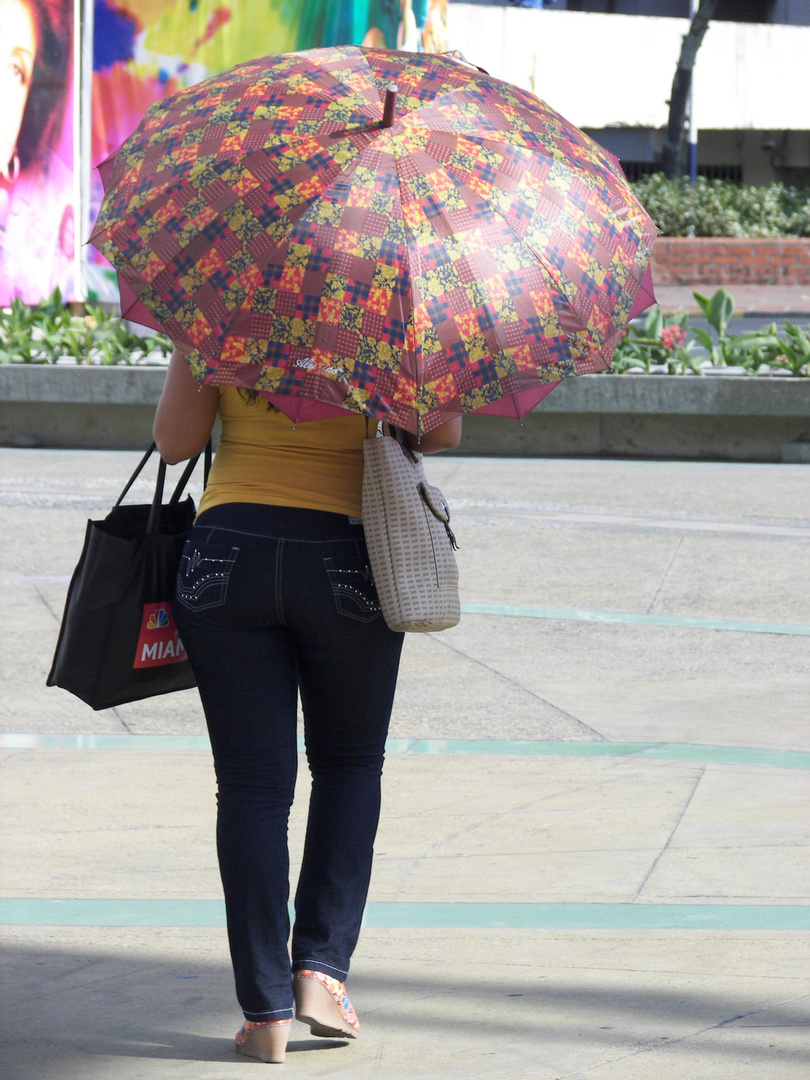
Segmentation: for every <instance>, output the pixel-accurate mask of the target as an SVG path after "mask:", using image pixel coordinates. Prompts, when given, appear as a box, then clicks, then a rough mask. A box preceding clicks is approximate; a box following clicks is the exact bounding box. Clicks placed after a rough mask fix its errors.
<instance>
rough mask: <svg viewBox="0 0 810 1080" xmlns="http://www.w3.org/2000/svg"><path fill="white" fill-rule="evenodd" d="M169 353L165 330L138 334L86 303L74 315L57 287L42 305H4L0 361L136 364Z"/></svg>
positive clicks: (16, 302) (0, 318) (0, 323)
mask: <svg viewBox="0 0 810 1080" xmlns="http://www.w3.org/2000/svg"><path fill="white" fill-rule="evenodd" d="M171 351H172V344H171V342H170V341H169V339H168V338H167V337H166V335H165V334H151V335H150V336H149V337H140V336H139V335H137V334H133V332H132V331H131V330H130V328H129V326H128V325H127V323H125V322H123V321H122V320H121V319H120V318H119V317H118V316H117V315H113V314H111V313H110V312H108V311H104V309H103V308H100V307H92V306H91V305H89V304H88V305H87V306H86V308H85V314H84V315H72V314H71V313H70V311H69V310H68V308H66V307H65V305H64V304H63V303H62V296H61V294H60V292H59V290H58V289H56V290H55V291H54V292H53V293H52V294H51V296H49V297H48V299H47V300H42V301H40V303H39V304H31V305H29V304H24V303H23V302H22V300H20V299H19V298H18V297H15V299H14V300H12V302H11V305H10V306H9V307H7V308H0V364H55V363H56V362H57V361H58V360H62V359H69V360H73V361H75V362H76V363H77V364H137V363H146V362H148V358H149V357H154V358H156V359H157V360H158V361H160V360H161V359H163V358H165V357H167V356H168V355H169V354H170V353H171Z"/></svg>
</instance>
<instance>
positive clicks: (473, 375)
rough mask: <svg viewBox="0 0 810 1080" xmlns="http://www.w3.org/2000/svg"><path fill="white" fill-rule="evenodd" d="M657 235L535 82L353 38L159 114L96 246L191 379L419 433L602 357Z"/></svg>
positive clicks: (535, 393)
mask: <svg viewBox="0 0 810 1080" xmlns="http://www.w3.org/2000/svg"><path fill="white" fill-rule="evenodd" d="M654 237H655V227H654V225H653V224H652V222H651V220H650V218H649V217H648V215H647V214H646V213H645V211H644V210H643V209H642V207H641V206H640V205H639V203H638V202H637V200H636V199H635V197H634V195H633V194H632V192H631V191H630V189H629V187H628V185H627V183H626V181H625V179H624V177H623V175H622V173H621V169H620V168H619V167H618V164H617V162H616V160H615V159H614V158H612V157H611V156H610V155H609V154H607V153H606V152H605V151H604V150H602V149H601V148H600V147H599V146H598V145H597V144H596V143H594V142H593V141H592V140H591V139H590V138H588V137H587V136H586V135H584V134H583V133H582V132H581V131H579V130H578V129H577V128H575V127H573V125H571V124H570V123H568V122H567V121H566V120H564V119H563V118H562V117H561V116H559V115H558V114H557V113H555V112H554V111H553V110H552V109H550V108H549V106H547V105H546V104H544V103H543V102H542V101H540V100H538V99H537V98H535V97H534V96H533V95H531V94H529V93H527V92H526V91H523V90H520V89H518V88H516V87H514V86H511V85H509V84H508V83H505V82H502V81H500V80H498V79H495V78H492V77H490V76H489V75H487V74H485V73H482V72H481V71H480V70H478V69H474V68H471V67H470V66H469V65H466V64H465V63H464V62H462V61H459V60H458V59H455V58H453V57H451V56H437V55H435V54H418V53H404V52H392V51H387V50H376V49H361V48H357V47H355V46H346V47H342V48H330V49H316V50H312V51H309V52H300V53H291V54H287V55H284V56H277V57H268V58H264V59H260V60H254V61H251V62H249V63H246V64H242V65H240V66H239V67H236V68H233V69H231V70H230V71H228V72H226V73H225V74H223V75H219V76H216V77H215V78H212V79H209V80H207V81H206V82H203V83H200V84H198V85H196V86H193V87H191V88H190V89H188V90H184V91H182V92H181V93H178V94H175V95H173V96H171V97H168V98H166V99H164V100H162V101H159V102H157V103H156V104H154V105H152V106H151V107H150V109H149V110H148V112H147V113H146V115H145V116H144V118H143V120H142V121H141V123H140V125H139V126H138V128H137V129H136V131H135V132H134V133H133V135H132V136H131V137H130V138H129V139H128V140H127V142H126V143H125V144H124V145H123V147H122V148H121V150H120V151H119V152H118V154H117V155H116V157H115V160H114V163H113V164H112V167H111V169H110V170H109V179H108V186H107V192H106V195H105V199H104V202H103V205H102V207H101V212H100V214H99V217H98V220H97V222H96V225H95V228H94V231H93V235H92V237H91V242H92V243H93V244H94V245H95V246H96V247H97V248H98V249H99V250H100V251H101V252H102V253H103V254H104V255H105V256H106V257H107V258H108V259H109V260H110V262H111V263H112V264H113V265H114V267H115V268H116V270H117V271H118V274H119V280H120V281H121V283H122V287H123V289H124V290H125V291H127V292H128V293H129V294H130V296H132V299H133V303H134V305H135V311H134V312H133V314H135V313H136V312H137V311H140V312H141V313H142V317H144V318H145V321H148V322H150V323H151V324H152V325H158V326H160V327H161V328H162V329H163V330H165V331H166V333H167V334H168V335H169V336H170V337H171V338H172V339H173V340H174V342H175V343H176V344H178V345H179V346H180V347H181V348H183V349H184V350H186V351H187V352H188V363H189V365H190V367H191V369H192V371H193V372H194V374H195V376H196V377H197V378H198V379H199V380H200V382H203V383H214V384H219V385H236V386H245V387H253V388H255V389H256V390H258V391H260V392H261V393H263V394H265V395H267V396H268V397H270V398H271V400H273V401H274V402H276V403H277V404H279V405H280V406H281V407H282V408H284V411H285V412H287V413H288V415H291V416H293V417H299V418H302V419H305V418H307V417H308V416H323V415H328V414H330V413H331V412H333V411H339V410H344V409H350V410H352V411H354V412H358V413H362V414H365V415H368V416H372V417H384V418H385V419H387V420H389V421H390V422H391V423H393V424H396V425H397V426H399V427H402V428H405V429H407V430H410V431H412V432H414V433H421V432H424V431H428V430H430V429H431V428H432V427H434V426H435V425H437V424H439V423H442V422H443V421H444V420H446V419H448V418H449V417H451V416H454V415H458V414H459V413H461V412H471V411H474V410H486V411H489V412H498V413H502V414H508V415H513V416H522V415H525V413H527V412H528V411H530V410H531V408H533V407H534V405H535V404H536V403H537V401H539V400H540V398H541V397H542V396H543V395H544V394H545V393H547V392H548V390H550V389H552V388H553V387H554V386H555V385H556V384H557V383H558V382H559V381H560V380H562V379H565V378H568V377H570V376H573V375H577V374H583V373H588V372H595V371H600V370H604V369H607V368H609V366H610V359H611V356H612V354H613V351H614V349H615V347H616V344H617V342H618V340H619V338H620V336H621V332H622V330H623V329H624V327H625V325H626V324H627V322H628V320H629V319H630V318H631V316H632V315H633V314H635V313H636V312H637V311H638V310H639V308H643V307H644V306H647V304H648V303H649V302H650V301H651V300H652V294H651V290H650V287H649V260H650V255H651V249H652V244H653V241H654ZM146 313H148V314H146Z"/></svg>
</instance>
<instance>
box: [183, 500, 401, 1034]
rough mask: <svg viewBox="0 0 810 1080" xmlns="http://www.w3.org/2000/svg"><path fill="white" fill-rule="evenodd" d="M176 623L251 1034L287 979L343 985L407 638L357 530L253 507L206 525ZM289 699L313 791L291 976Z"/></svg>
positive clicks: (326, 518)
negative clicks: (304, 973)
mask: <svg viewBox="0 0 810 1080" xmlns="http://www.w3.org/2000/svg"><path fill="white" fill-rule="evenodd" d="M175 611H176V616H177V622H178V626H179V629H180V633H181V635H182V639H183V643H184V644H185V646H186V649H187V650H188V655H189V658H190V660H191V663H192V666H193V668H194V672H195V675H196V677H197V683H198V686H199V690H200V697H201V698H202V703H203V708H204V710H205V717H206V721H207V724H208V731H209V734H210V737H211V747H212V750H213V755H214V767H215V770H216V777H217V789H218V791H217V807H218V810H217V853H218V857H219V866H220V873H221V876H222V883H223V889H224V893H225V904H226V911H227V923H228V939H229V943H230V950H231V959H232V961H233V968H234V977H235V981H236V995H237V998H238V1001H239V1004H240V1005H241V1007H242V1011H243V1012H244V1014H245V1017H246V1018H247V1019H249V1020H275V1019H282V1018H284V1017H288V1016H292V1015H293V999H292V978H291V973H292V972H294V971H297V970H300V969H301V968H315V969H317V970H319V971H324V972H327V973H328V974H331V975H335V976H337V977H338V978H340V979H345V977H346V974H347V973H348V970H349V959H350V957H351V955H352V952H353V950H354V947H355V945H356V943H357V938H358V935H359V932H360V921H361V918H362V915H363V908H364V905H365V901H366V895H367V892H368V885H369V880H370V876H371V861H372V854H373V846H374V837H375V834H376V831H377V823H378V820H379V812H380V777H381V774H382V764H383V754H384V746H385V739H386V735H387V732H388V722H389V719H390V715H391V707H392V704H393V699H394V689H395V686H396V679H397V670H398V667H399V655H400V650H401V648H402V638H403V635H402V634H397V633H394V632H393V631H391V630H389V629H388V627H387V626H386V624H385V621H384V620H383V618H382V615H381V613H380V608H379V601H378V599H377V593H376V589H375V587H374V582H373V580H372V577H371V571H370V569H369V564H368V554H367V552H366V546H365V540H364V537H363V528H362V525H361V524H360V523H359V522H358V521H357V520H356V519H353V518H348V517H344V516H342V515H340V514H332V513H326V512H322V511H319V510H306V509H298V508H290V507H283V506H264V505H260V504H257V503H229V504H227V505H224V506H218V507H213V508H212V509H210V510H208V511H206V512H205V513H203V514H202V515H200V517H199V518H198V519H197V523H196V525H195V527H194V529H193V530H192V532H191V535H190V537H189V539H188V542H187V543H186V546H185V550H184V552H183V558H182V561H181V566H180V573H179V575H178V579H177V592H176V597H175ZM299 694H300V696H301V704H302V709H303V714H304V733H305V742H306V755H307V760H308V763H309V769H310V772H311V775H312V790H311V794H310V803H309V816H308V820H307V831H306V841H305V845H304V854H303V863H302V867H301V874H300V877H299V881H298V888H297V891H296V895H295V924H294V928H293V934H292V961H291V960H290V955H289V952H288V938H289V934H290V922H289V915H288V899H289V857H288V851H287V822H288V818H289V812H290V806H291V804H292V800H293V791H294V787H295V780H296V771H297V764H298V755H297V751H296V718H297V699H298V695H299Z"/></svg>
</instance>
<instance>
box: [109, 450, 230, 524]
mask: <svg viewBox="0 0 810 1080" xmlns="http://www.w3.org/2000/svg"><path fill="white" fill-rule="evenodd" d="M155 450H157V445H156V443H154V442H153V443H152V444H151V446H150V447H149V449H148V450H147V451H146V453H145V454H144V455H143V457H142V458H141V460H140V461H139V462H138V464H137V465H136V466H135V471H134V472H133V474H132V476H130V478H129V480H127V482H126V484H125V485H124V490H123V491H122V492H121V494H120V495H119V496H118V498H117V499H116V502H115V506H116V507H118V506H120V505H121V503H122V502H123V500H124V497H125V496H126V494H127V492H128V491H129V489H130V488H131V487H132V485H133V484H134V483H135V481H136V480H137V478H138V477H139V476H140V474H141V472H142V471H143V469H144V466H145V465H146V463H147V461H149V458H150V457H151V456H152V454H154V452H155ZM202 454H204V455H205V458H204V467H203V487H205V486H206V485H207V484H208V474H209V472H210V471H211V458H212V449H211V440H210V439H209V440H208V442H207V443H206V444H205V450H204V451H203V452H202ZM202 454H196V455H195V456H194V457H193V458H192V459H191V460H190V461H189V462H188V464H187V465H186V467H185V469H183V472H182V474H181V476H180V479H179V480H178V481H177V486H176V487H175V489H174V491H173V492H172V496H171V498H170V499H169V505H170V506H172V505H174V504H175V503H177V502H179V501H180V497H181V495H182V494H183V491H184V490H185V487H186V484H187V483H188V482H189V480H190V479H191V474H192V473H193V472H194V469H195V467H196V465H197V462H198V461H199V460H200V457H201V456H202ZM165 483H166V462H165V461H164V460H163V458H161V459H160V462H159V464H158V471H157V479H156V480H155V494H154V496H153V498H152V506H151V508H150V510H149V520H148V521H147V524H146V531H147V533H156V532H157V531H158V529H159V528H160V512H161V509H162V506H163V488H164V486H165Z"/></svg>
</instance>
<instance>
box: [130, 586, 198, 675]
mask: <svg viewBox="0 0 810 1080" xmlns="http://www.w3.org/2000/svg"><path fill="white" fill-rule="evenodd" d="M186 659H188V656H187V654H186V650H185V648H184V646H183V642H182V641H181V640H180V635H179V634H178V632H177V626H176V625H175V622H174V615H173V612H172V605H171V603H169V601H168V600H165V601H164V602H163V603H159V604H155V602H154V601H152V603H151V604H144V607H143V618H142V619H141V632H140V636H139V638H138V645H137V648H136V650H135V660H134V663H133V665H132V666H133V667H134V668H149V667H158V666H160V665H162V664H178V663H180V661H181V660H186Z"/></svg>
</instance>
